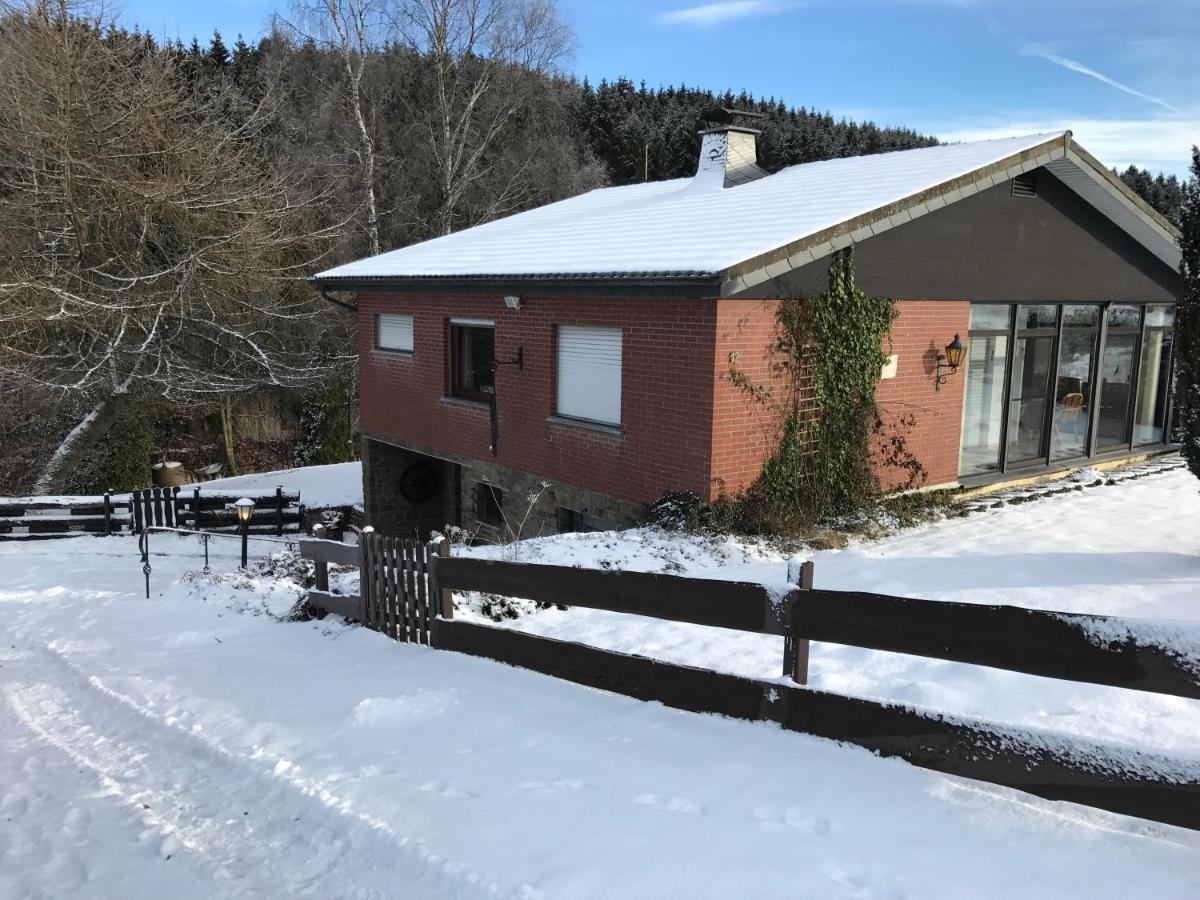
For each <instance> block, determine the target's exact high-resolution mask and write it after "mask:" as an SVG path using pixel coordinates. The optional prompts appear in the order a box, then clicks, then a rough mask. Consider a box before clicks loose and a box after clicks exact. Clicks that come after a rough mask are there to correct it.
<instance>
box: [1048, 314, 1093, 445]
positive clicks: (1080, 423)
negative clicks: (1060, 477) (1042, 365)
mask: <svg viewBox="0 0 1200 900" xmlns="http://www.w3.org/2000/svg"><path fill="white" fill-rule="evenodd" d="M1099 342H1100V307H1099V306H1074V305H1072V306H1064V307H1063V328H1062V333H1061V336H1060V338H1059V342H1058V378H1057V381H1056V382H1055V386H1054V409H1053V411H1052V413H1051V420H1050V458H1051V459H1071V458H1073V457H1076V456H1085V455H1086V454H1087V445H1088V427H1089V424H1090V423H1091V419H1092V404H1091V397H1092V390H1093V388H1095V383H1094V381H1095V368H1096V347H1097V345H1098V344H1099Z"/></svg>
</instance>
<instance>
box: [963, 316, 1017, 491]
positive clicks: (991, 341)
mask: <svg viewBox="0 0 1200 900" xmlns="http://www.w3.org/2000/svg"><path fill="white" fill-rule="evenodd" d="M1011 330H1012V307H1010V306H984V305H981V304H973V305H972V306H971V330H970V340H969V342H968V343H967V361H966V372H965V373H964V375H963V377H964V379H965V384H964V387H963V425H962V441H961V443H960V445H959V458H958V467H959V471H960V472H962V473H963V474H965V475H981V474H984V473H987V472H997V471H999V470H1000V445H1001V443H1002V442H1003V440H1004V375H1005V371H1006V369H1007V366H1008V348H1009V332H1010V331H1011Z"/></svg>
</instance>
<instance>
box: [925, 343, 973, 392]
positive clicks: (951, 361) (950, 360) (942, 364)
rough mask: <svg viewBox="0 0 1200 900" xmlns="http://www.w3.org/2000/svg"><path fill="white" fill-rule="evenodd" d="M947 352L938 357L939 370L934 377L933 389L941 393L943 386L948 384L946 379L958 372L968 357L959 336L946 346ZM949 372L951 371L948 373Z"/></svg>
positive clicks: (935, 371) (937, 369) (936, 370)
mask: <svg viewBox="0 0 1200 900" xmlns="http://www.w3.org/2000/svg"><path fill="white" fill-rule="evenodd" d="M945 349H946V352H945V353H939V354H938V356H937V368H936V369H935V370H934V375H933V389H934V390H935V391H940V390H941V389H942V385H943V384H945V383H946V379H947V378H948V377H949V376H950V375H953V374H954V373H955V372H957V371H958V367H959V366H961V365H962V364H963V359H964V357H966V355H967V347H966V345H965V344H964V343H963V342H962V338H960V337H959V336H958V335H957V334H956V335H955V336H954V340H952V341H951V342H950V343H948V344H947V345H946V348H945ZM946 370H949V371H946Z"/></svg>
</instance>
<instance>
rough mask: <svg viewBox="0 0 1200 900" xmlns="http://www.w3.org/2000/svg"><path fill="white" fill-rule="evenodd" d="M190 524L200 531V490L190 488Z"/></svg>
mask: <svg viewBox="0 0 1200 900" xmlns="http://www.w3.org/2000/svg"><path fill="white" fill-rule="evenodd" d="M192 504H193V505H192V524H193V525H195V526H196V530H197V531H199V530H200V488H192Z"/></svg>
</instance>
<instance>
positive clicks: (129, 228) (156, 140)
mask: <svg viewBox="0 0 1200 900" xmlns="http://www.w3.org/2000/svg"><path fill="white" fill-rule="evenodd" d="M269 93H270V92H267V94H268V96H267V98H266V99H265V100H263V101H262V102H261V103H259V104H257V105H255V106H253V107H249V108H247V107H246V105H245V103H244V102H243V101H242V100H241V99H240V98H239V97H238V96H236V95H235V94H234V93H232V92H229V91H223V90H220V89H218V88H215V87H214V86H211V85H210V86H205V88H204V90H203V92H201V91H199V90H197V89H195V88H194V87H189V86H188V85H187V84H186V81H185V79H183V78H180V77H179V75H178V72H177V71H176V69H175V63H174V61H173V59H172V58H171V56H170V55H169V54H167V53H164V52H161V51H158V50H156V49H155V48H153V47H152V46H149V45H148V44H147V43H146V42H144V41H133V40H130V39H128V38H127V37H123V36H121V35H120V34H118V33H113V32H109V33H105V31H104V23H103V22H102V21H101V20H100V18H99V17H98V16H92V17H85V11H84V10H81V9H78V8H74V7H73V6H71V5H70V4H69V3H68V0H28V2H24V3H20V4H13V3H6V4H3V5H0V121H4V122H5V123H7V124H8V127H6V128H4V129H0V221H3V223H4V225H3V228H2V229H0V384H3V383H5V382H7V383H9V384H18V385H41V386H44V387H45V388H47V389H50V390H52V391H53V392H55V393H57V394H59V395H68V396H72V395H73V396H77V397H79V398H83V399H84V400H86V402H87V405H88V407H89V411H88V412H87V414H86V415H84V416H83V417H82V418H81V419H80V421H79V422H78V423H77V424H76V425H75V427H74V428H73V429H72V430H71V431H70V433H69V434H67V436H66V438H65V439H64V440H63V442H62V444H61V446H59V447H58V449H57V450H56V451H55V452H54V453H53V454H52V456H51V458H50V459H49V461H48V462H47V463H46V465H45V467H44V468H43V470H42V472H41V475H40V477H39V478H38V481H37V484H36V490H38V491H39V492H47V491H53V490H60V489H61V487H62V484H63V480H64V477H65V475H66V474H67V473H68V472H70V471H71V470H72V468H74V466H75V465H76V464H77V463H78V461H79V460H80V459H81V458H82V457H83V455H85V454H86V453H87V452H88V451H89V450H90V449H91V448H92V447H94V445H95V444H96V443H97V442H98V441H99V439H100V438H101V437H103V435H104V434H105V433H106V432H107V430H108V429H109V427H110V426H111V425H112V423H113V421H114V420H115V418H116V417H117V414H118V413H119V412H120V411H121V409H122V407H123V406H124V405H126V404H128V403H129V402H130V398H132V397H134V396H135V395H136V394H137V393H138V392H139V391H143V392H152V393H154V394H157V395H160V396H163V397H166V398H168V399H171V400H197V399H201V400H204V399H215V398H216V397H218V396H221V395H226V394H230V393H235V392H239V391H246V390H251V389H254V388H258V387H262V386H268V385H270V386H279V387H300V386H304V385H307V384H310V383H312V382H313V381H315V380H319V379H321V378H322V377H324V376H325V375H326V374H327V373H328V371H329V370H330V368H331V367H332V366H334V365H335V364H336V361H335V360H334V358H333V357H335V356H336V351H332V352H331V350H330V348H329V347H327V346H325V343H324V340H325V339H324V335H325V334H326V329H325V328H323V327H321V324H320V319H321V317H322V316H324V315H327V312H326V309H325V308H324V307H325V305H324V304H321V303H320V301H319V300H318V298H316V297H315V296H314V294H313V292H312V291H311V289H310V288H309V287H308V286H307V284H306V283H305V281H304V276H305V275H307V274H308V273H309V272H311V271H312V269H313V266H314V264H315V263H316V262H317V261H318V260H319V258H320V256H321V254H322V252H323V249H324V246H325V239H326V237H327V236H328V235H330V234H331V233H332V232H333V230H334V229H333V227H332V226H330V227H328V228H321V227H319V226H318V224H317V223H318V222H319V215H318V214H319V212H320V209H321V204H322V202H323V198H322V197H320V196H313V195H311V194H310V195H305V194H302V193H300V190H299V189H297V188H296V187H295V186H294V181H295V180H294V179H292V178H289V175H288V173H286V172H282V171H278V170H277V169H276V168H274V167H273V166H272V165H271V164H270V163H269V162H268V161H266V160H265V159H264V155H263V152H262V148H263V146H264V144H265V143H266V141H267V138H268V135H269V132H270V129H271V126H272V115H271V109H270V96H269Z"/></svg>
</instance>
